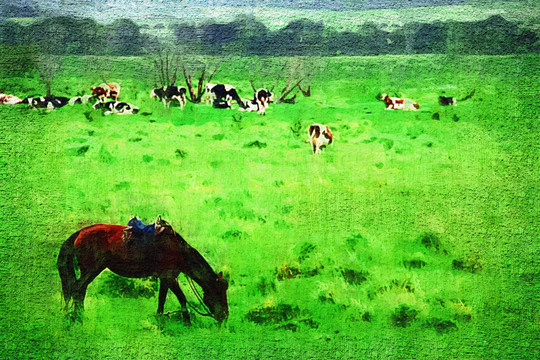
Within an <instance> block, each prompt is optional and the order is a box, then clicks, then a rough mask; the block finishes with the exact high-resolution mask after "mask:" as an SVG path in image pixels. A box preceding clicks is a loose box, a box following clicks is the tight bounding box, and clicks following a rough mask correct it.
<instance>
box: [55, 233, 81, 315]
mask: <svg viewBox="0 0 540 360" xmlns="http://www.w3.org/2000/svg"><path fill="white" fill-rule="evenodd" d="M79 233H80V231H77V232H76V233H75V234H73V235H71V236H70V237H69V238H68V239H67V240H66V241H65V242H64V243H63V244H62V247H61V248H60V253H59V254H58V260H57V261H56V267H57V268H58V272H59V273H60V280H61V281H62V293H63V295H64V301H65V302H66V307H67V306H68V304H69V301H70V300H71V297H72V295H73V287H74V285H75V281H77V277H76V276H75V263H74V260H75V247H74V243H75V239H76V238H77V237H78V236H79Z"/></svg>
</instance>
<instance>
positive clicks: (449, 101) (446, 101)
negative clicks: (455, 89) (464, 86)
mask: <svg viewBox="0 0 540 360" xmlns="http://www.w3.org/2000/svg"><path fill="white" fill-rule="evenodd" d="M439 104H441V105H442V106H450V105H451V106H456V105H457V101H456V98H455V97H452V96H439Z"/></svg>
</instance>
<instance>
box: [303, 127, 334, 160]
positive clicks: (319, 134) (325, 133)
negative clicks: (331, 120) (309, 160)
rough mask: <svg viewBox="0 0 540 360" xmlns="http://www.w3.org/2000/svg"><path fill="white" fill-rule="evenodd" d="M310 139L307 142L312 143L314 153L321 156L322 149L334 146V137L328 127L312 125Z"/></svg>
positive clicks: (309, 132)
mask: <svg viewBox="0 0 540 360" xmlns="http://www.w3.org/2000/svg"><path fill="white" fill-rule="evenodd" d="M308 135H309V139H308V140H306V142H310V143H311V145H312V146H313V153H314V154H320V153H321V148H323V147H326V145H329V144H332V141H333V140H334V137H333V136H332V132H331V131H330V128H329V127H328V126H327V125H322V124H312V125H311V126H310V127H309V129H308Z"/></svg>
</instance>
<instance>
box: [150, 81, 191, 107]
mask: <svg viewBox="0 0 540 360" xmlns="http://www.w3.org/2000/svg"><path fill="white" fill-rule="evenodd" d="M186 94H187V89H186V88H185V87H183V86H163V87H160V88H155V89H152V92H151V93H150V97H151V98H158V99H159V100H161V101H163V106H164V107H165V108H168V107H170V106H171V101H173V100H176V101H178V103H179V104H180V109H184V106H186V102H187V99H186Z"/></svg>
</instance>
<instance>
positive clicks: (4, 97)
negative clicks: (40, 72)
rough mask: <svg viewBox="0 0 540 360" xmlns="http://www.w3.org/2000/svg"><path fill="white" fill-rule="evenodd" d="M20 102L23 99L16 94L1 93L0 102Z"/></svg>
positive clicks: (13, 103)
mask: <svg viewBox="0 0 540 360" xmlns="http://www.w3.org/2000/svg"><path fill="white" fill-rule="evenodd" d="M20 103H22V99H19V98H18V97H16V96H15V95H8V94H0V104H3V105H15V104H20Z"/></svg>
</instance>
